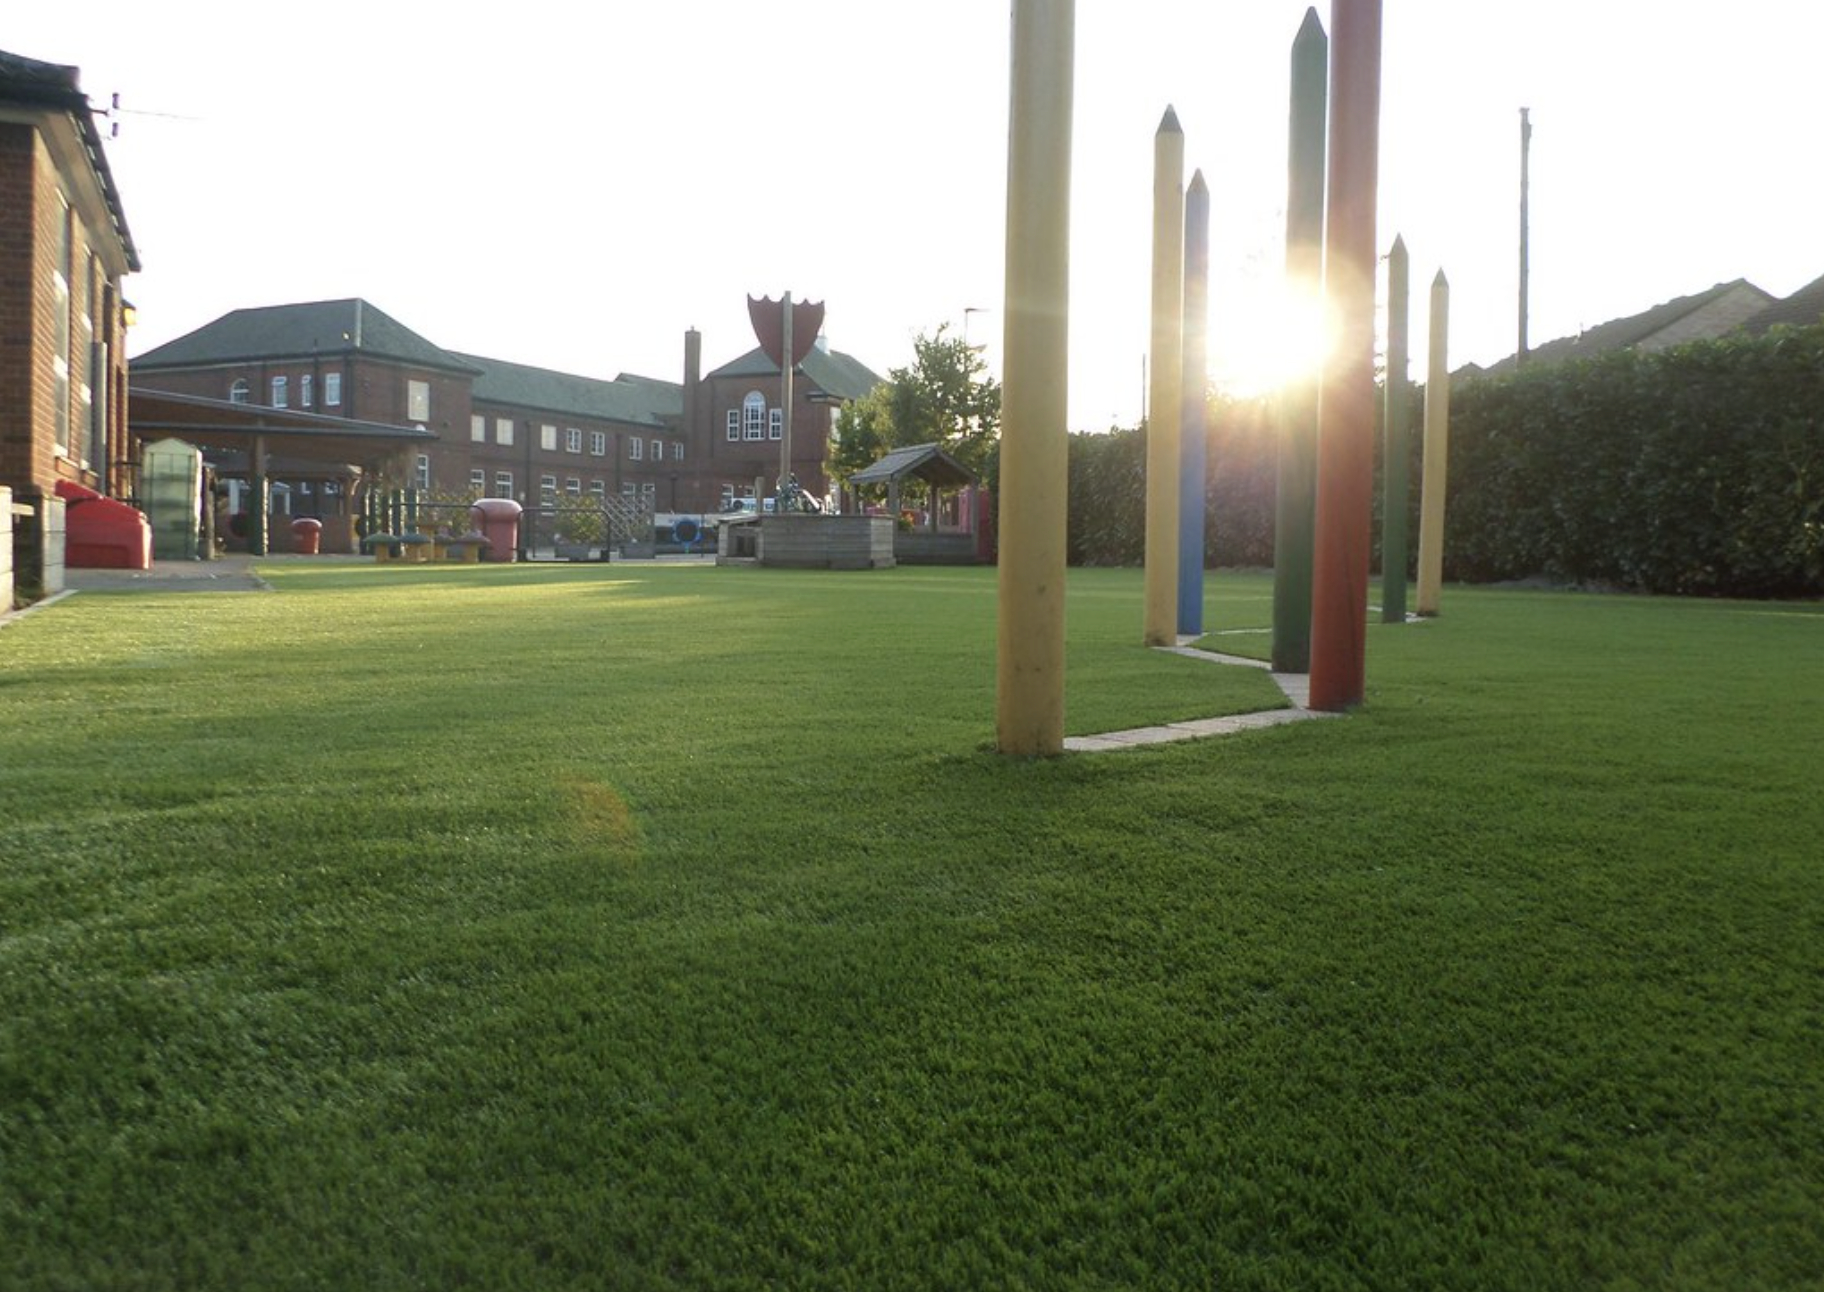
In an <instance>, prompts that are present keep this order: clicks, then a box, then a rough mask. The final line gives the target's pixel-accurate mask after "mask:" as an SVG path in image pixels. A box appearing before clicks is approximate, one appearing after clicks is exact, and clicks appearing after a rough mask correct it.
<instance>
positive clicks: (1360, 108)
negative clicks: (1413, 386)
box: [1311, 0, 1381, 712]
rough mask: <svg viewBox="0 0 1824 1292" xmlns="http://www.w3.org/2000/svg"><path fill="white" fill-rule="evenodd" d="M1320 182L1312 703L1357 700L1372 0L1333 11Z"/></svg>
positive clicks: (1368, 361) (1369, 477)
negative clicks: (1330, 341) (1326, 341)
mask: <svg viewBox="0 0 1824 1292" xmlns="http://www.w3.org/2000/svg"><path fill="white" fill-rule="evenodd" d="M1330 13H1331V30H1330V41H1331V67H1330V154H1329V166H1330V182H1329V190H1328V205H1327V208H1326V213H1325V219H1324V292H1325V296H1326V297H1327V298H1328V300H1329V301H1330V303H1331V306H1332V311H1333V314H1334V317H1335V320H1336V327H1337V343H1336V349H1335V350H1334V352H1333V353H1332V354H1331V355H1330V358H1329V361H1328V362H1327V363H1325V365H1324V375H1323V380H1322V382H1321V383H1320V388H1319V394H1318V431H1317V454H1318V465H1317V523H1316V527H1315V530H1314V541H1313V549H1312V550H1313V561H1312V572H1311V707H1312V708H1314V709H1323V710H1327V711H1330V712H1340V711H1342V710H1345V709H1350V708H1353V707H1355V706H1356V705H1358V704H1360V703H1361V702H1362V695H1363V692H1364V690H1365V689H1366V684H1367V671H1366V662H1367V645H1368V642H1367V636H1368V555H1369V546H1370V536H1371V531H1372V527H1373V512H1374V508H1373V496H1372V495H1373V490H1374V269H1375V237H1374V216H1375V211H1374V206H1375V196H1376V184H1377V166H1378V162H1379V135H1380V119H1381V3H1380V0H1333V3H1332V6H1331V11H1330Z"/></svg>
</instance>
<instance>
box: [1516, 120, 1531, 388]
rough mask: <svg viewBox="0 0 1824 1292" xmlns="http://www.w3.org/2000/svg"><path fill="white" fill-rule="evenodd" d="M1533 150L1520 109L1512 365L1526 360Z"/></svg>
mask: <svg viewBox="0 0 1824 1292" xmlns="http://www.w3.org/2000/svg"><path fill="white" fill-rule="evenodd" d="M1532 151H1533V123H1532V121H1531V120H1530V118H1529V116H1528V112H1527V109H1525V108H1521V109H1520V347H1519V349H1517V350H1515V351H1514V367H1516V368H1518V367H1519V366H1520V365H1521V364H1523V363H1525V362H1526V294H1527V281H1528V279H1529V277H1530V276H1531V267H1530V266H1529V264H1528V254H1527V253H1528V239H1529V238H1530V236H1531V234H1530V227H1531V221H1530V213H1529V210H1528V202H1529V196H1530V195H1529V192H1528V189H1529V187H1530V179H1529V176H1528V167H1529V166H1530V164H1531V159H1532Z"/></svg>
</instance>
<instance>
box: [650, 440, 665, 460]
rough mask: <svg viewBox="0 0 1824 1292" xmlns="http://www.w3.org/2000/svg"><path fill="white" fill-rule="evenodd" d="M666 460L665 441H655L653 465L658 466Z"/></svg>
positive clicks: (653, 444)
mask: <svg viewBox="0 0 1824 1292" xmlns="http://www.w3.org/2000/svg"><path fill="white" fill-rule="evenodd" d="M664 460H665V441H664V440H654V441H653V442H652V461H653V464H654V465H655V466H656V465H657V464H658V463H660V462H663V461H664Z"/></svg>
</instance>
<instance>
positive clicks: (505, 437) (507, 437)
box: [494, 417, 513, 498]
mask: <svg viewBox="0 0 1824 1292" xmlns="http://www.w3.org/2000/svg"><path fill="white" fill-rule="evenodd" d="M494 442H495V443H496V444H511V443H513V419H512V418H511V417H496V418H495V419H494ZM508 496H509V495H507V494H504V493H503V494H502V495H501V497H502V498H505V497H508Z"/></svg>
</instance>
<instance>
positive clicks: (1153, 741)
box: [1064, 637, 1340, 754]
mask: <svg viewBox="0 0 1824 1292" xmlns="http://www.w3.org/2000/svg"><path fill="white" fill-rule="evenodd" d="M1195 640H1197V639H1196V638H1194V637H1181V638H1179V643H1180V644H1179V645H1177V646H1161V647H1159V648H1158V649H1160V650H1164V651H1170V652H1171V653H1172V654H1174V655H1184V656H1186V657H1188V658H1190V659H1201V660H1208V661H1209V662H1210V663H1212V664H1230V665H1236V666H1239V667H1242V668H1258V669H1265V670H1266V671H1267V672H1269V673H1272V672H1273V666H1272V665H1271V664H1269V663H1267V662H1266V661H1265V660H1259V659H1248V658H1247V657H1246V656H1244V655H1222V654H1218V653H1217V652H1215V651H1207V650H1193V649H1192V648H1191V647H1189V646H1186V645H1184V644H1183V643H1184V642H1189V641H1195ZM1273 681H1274V682H1275V683H1276V684H1277V685H1278V686H1279V689H1280V691H1281V693H1282V694H1284V695H1285V697H1286V699H1287V700H1289V701H1291V703H1292V707H1291V708H1290V709H1268V710H1267V711H1266V712H1264V713H1237V714H1232V715H1230V716H1229V717H1226V718H1196V719H1193V720H1191V721H1189V722H1168V723H1166V724H1165V725H1163V726H1158V727H1135V728H1134V729H1133V730H1131V731H1108V732H1104V733H1102V734H1101V735H1099V736H1066V737H1065V738H1064V749H1065V752H1066V753H1073V754H1101V753H1109V752H1111V751H1114V750H1117V749H1135V748H1138V747H1140V746H1142V745H1164V744H1170V743H1171V742H1173V741H1176V740H1201V739H1203V738H1204V737H1206V736H1229V735H1233V734H1234V733H1236V732H1238V731H1257V730H1259V729H1260V728H1262V727H1283V726H1284V725H1285V724H1286V723H1288V722H1305V721H1308V720H1310V719H1312V718H1335V717H1338V716H1340V715H1338V714H1334V713H1320V712H1318V711H1317V710H1315V709H1310V708H1307V707H1305V706H1306V705H1308V704H1309V703H1310V700H1311V679H1310V677H1309V676H1308V675H1306V674H1304V673H1273Z"/></svg>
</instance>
